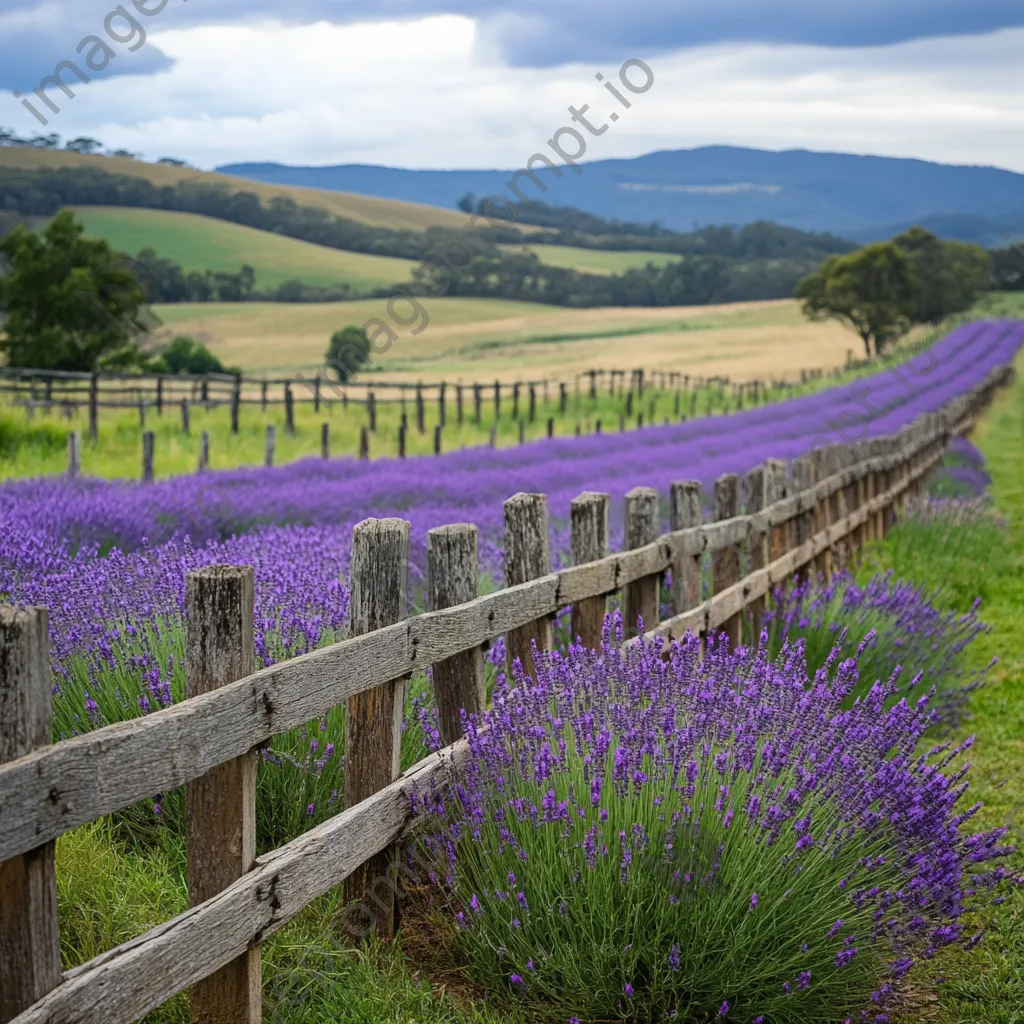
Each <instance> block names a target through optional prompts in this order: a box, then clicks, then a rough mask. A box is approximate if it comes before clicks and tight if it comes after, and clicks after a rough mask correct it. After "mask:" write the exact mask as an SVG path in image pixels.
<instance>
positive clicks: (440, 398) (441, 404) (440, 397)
mask: <svg viewBox="0 0 1024 1024" xmlns="http://www.w3.org/2000/svg"><path fill="white" fill-rule="evenodd" d="M446 386H447V385H446V384H445V382H444V381H441V385H440V387H439V388H438V392H437V422H438V423H439V424H440V425H441V426H442V427H443V426H444V425H445V424H446V423H447V422H448V409H447V404H448V403H447V402H446V401H445V388H446Z"/></svg>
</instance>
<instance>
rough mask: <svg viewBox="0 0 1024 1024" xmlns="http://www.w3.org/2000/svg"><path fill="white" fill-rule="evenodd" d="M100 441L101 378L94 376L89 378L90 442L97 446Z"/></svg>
mask: <svg viewBox="0 0 1024 1024" xmlns="http://www.w3.org/2000/svg"><path fill="white" fill-rule="evenodd" d="M99 439H100V378H99V375H98V374H95V373H94V374H93V375H92V376H91V377H90V378H89V440H90V441H91V442H92V443H93V444H95V443H96V442H97V441H98V440H99Z"/></svg>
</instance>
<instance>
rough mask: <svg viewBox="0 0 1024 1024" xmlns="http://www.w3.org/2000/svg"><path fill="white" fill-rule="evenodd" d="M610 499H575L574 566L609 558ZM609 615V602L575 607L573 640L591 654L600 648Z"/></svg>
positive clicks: (592, 600)
mask: <svg viewBox="0 0 1024 1024" xmlns="http://www.w3.org/2000/svg"><path fill="white" fill-rule="evenodd" d="M610 509H611V496H610V495H608V494H601V493H598V492H596V491H584V492H583V494H581V495H579V497H576V498H573V500H572V506H571V508H570V520H571V535H572V560H573V563H574V564H575V565H587V564H588V563H591V562H598V561H600V560H601V559H602V558H605V557H606V556H607V554H608V515H609V511H610ZM607 613H608V598H607V596H606V595H604V594H602V595H600V596H598V597H585V598H582V599H581V600H579V601H575V602H574V603H573V606H572V636H573V639H577V638H578V639H579V640H580V641H582V643H583V645H584V646H585V647H587V648H589V649H590V650H597V649H598V648H599V647H600V646H601V634H602V631H603V629H604V620H605V616H606V615H607Z"/></svg>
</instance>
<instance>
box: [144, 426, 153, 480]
mask: <svg viewBox="0 0 1024 1024" xmlns="http://www.w3.org/2000/svg"><path fill="white" fill-rule="evenodd" d="M142 482H143V483H144V484H151V483H152V482H153V431H152V430H147V431H145V432H144V433H143V435H142Z"/></svg>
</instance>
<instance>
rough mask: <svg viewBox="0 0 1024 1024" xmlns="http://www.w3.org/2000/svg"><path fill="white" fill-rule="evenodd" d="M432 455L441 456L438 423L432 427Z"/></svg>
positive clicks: (439, 426)
mask: <svg viewBox="0 0 1024 1024" xmlns="http://www.w3.org/2000/svg"><path fill="white" fill-rule="evenodd" d="M434 454H435V455H440V454H441V424H440V423H438V424H437V425H436V426H435V427H434Z"/></svg>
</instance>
